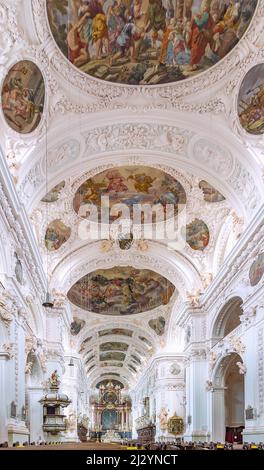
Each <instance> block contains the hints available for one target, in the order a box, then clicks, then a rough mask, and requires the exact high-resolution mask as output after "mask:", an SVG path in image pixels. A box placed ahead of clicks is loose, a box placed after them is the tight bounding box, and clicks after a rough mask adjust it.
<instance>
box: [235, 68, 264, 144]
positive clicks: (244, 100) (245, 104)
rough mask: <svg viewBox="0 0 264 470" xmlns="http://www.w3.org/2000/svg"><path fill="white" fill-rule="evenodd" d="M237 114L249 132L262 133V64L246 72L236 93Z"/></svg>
mask: <svg viewBox="0 0 264 470" xmlns="http://www.w3.org/2000/svg"><path fill="white" fill-rule="evenodd" d="M238 115H239V120H240V124H241V126H242V127H243V128H244V129H245V130H246V131H247V132H249V134H254V135H261V134H263V133H264V64H259V65H256V66H255V67H253V68H252V69H251V70H250V71H249V72H248V73H247V74H246V76H245V78H244V80H243V82H242V85H241V87H240V90H239V95H238Z"/></svg>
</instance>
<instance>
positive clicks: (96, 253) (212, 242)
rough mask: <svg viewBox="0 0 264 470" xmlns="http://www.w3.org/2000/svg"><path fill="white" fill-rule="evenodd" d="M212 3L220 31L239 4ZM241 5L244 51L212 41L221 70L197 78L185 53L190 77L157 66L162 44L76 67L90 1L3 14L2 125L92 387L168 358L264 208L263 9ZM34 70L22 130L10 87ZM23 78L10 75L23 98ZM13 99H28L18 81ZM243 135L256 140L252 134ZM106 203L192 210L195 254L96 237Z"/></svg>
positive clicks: (38, 4)
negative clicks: (257, 114) (174, 337)
mask: <svg viewBox="0 0 264 470" xmlns="http://www.w3.org/2000/svg"><path fill="white" fill-rule="evenodd" d="M104 3H107V2H101V4H104ZM108 3H109V2H108ZM110 3H111V2H110ZM110 3H109V5H110ZM119 3H121V4H122V3H123V4H125V3H126V2H119ZM128 3H129V2H128ZM143 3H144V5H145V4H146V5H147V3H148V2H143ZM178 3H179V4H181V3H182V4H184V3H188V2H178ZM189 3H190V4H191V3H192V4H193V7H190V6H189V7H188V5H187V7H186V5H185V7H186V9H185V10H181V9H179V10H177V15H182V16H184V14H185V15H187V16H186V18H187V19H188V15H191V13H195V11H196V10H197V9H198V7H199V6H200V3H201V2H200V1H196V2H189ZM203 3H206V2H203ZM207 3H208V5H210V8H211V10H210V11H211V13H210V14H211V16H212V18H213V20H214V22H215V24H216V25H218V26H219V27H218V29H219V28H220V19H221V14H222V13H223V12H222V13H221V11H220V10H221V8H222V7H223V6H224V4H228V5H226V8H228V7H229V2H221V1H220V2H219V1H214V0H213V1H212V2H207ZM242 3H243V5H244V6H245V9H246V10H245V11H244V16H243V15H240V16H239V24H237V31H238V33H237V35H236V40H235V41H233V43H232V47H231V44H230V45H229V48H227V49H226V50H225V51H223V50H222V52H221V50H220V49H217V47H219V48H220V46H221V42H220V43H219V44H220V45H219V44H218V46H217V38H215V41H216V43H215V49H214V56H213V55H211V56H210V57H209V56H208V57H207V58H206V61H204V62H203V65H202V66H200V67H194V65H195V64H193V65H192V67H190V63H189V62H190V60H191V59H190V57H188V54H187V55H186V56H185V57H182V60H185V61H186V62H184V63H183V64H182V65H181V68H179V67H174V66H172V65H173V64H169V63H165V65H164V64H157V63H156V62H158V60H159V59H158V57H159V54H158V52H157V51H160V49H158V47H159V48H161V49H162V47H163V46H162V44H159V46H157V45H156V44H155V41H154V39H153V37H151V35H150V36H148V37H147V38H145V39H147V40H146V41H145V43H144V48H145V49H144V50H143V49H142V50H141V52H140V53H138V55H137V57H134V58H133V61H130V59H131V58H129V57H123V56H122V54H119V53H118V54H119V55H114V53H112V52H111V51H112V49H111V47H112V46H111V41H110V45H108V46H107V47H109V48H108V55H109V56H110V58H109V57H100V54H101V53H102V52H104V48H106V40H105V41H103V40H102V41H101V46H100V47H99V49H98V50H95V49H93V46H92V45H91V44H90V43H89V44H90V46H91V47H90V46H89V48H88V49H89V50H88V49H87V48H86V50H85V51H83V52H82V53H83V56H81V55H79V56H78V57H77V56H76V57H75V56H74V54H73V51H74V50H76V48H75V49H74V47H73V46H74V44H73V43H72V41H74V38H73V37H72V35H71V29H70V24H71V25H72V24H74V22H76V21H77V19H78V18H79V19H78V21H80V22H81V23H80V25H81V26H80V27H83V26H82V21H84V15H85V14H88V11H86V10H87V8H88V6H87V2H86V3H85V2H81V1H77V0H76V1H72V2H63V1H61V2H49V1H48V2H47V4H48V7H49V15H47V14H46V1H45V0H32V1H30V2H29V1H26V0H21V1H20V0H14V2H13V5H12V7H9V8H7V7H4V6H3V7H2V3H1V2H0V5H1V8H2V17H3V18H5V19H6V24H8V30H7V37H6V45H5V49H4V50H3V57H4V59H5V65H4V70H3V67H2V69H0V70H1V76H2V77H3V80H2V83H4V84H5V87H6V88H5V95H3V96H2V102H4V103H5V104H6V103H7V106H6V109H5V111H4V112H5V115H3V114H2V115H1V116H0V119H1V123H2V124H3V126H1V130H0V136H1V137H3V138H2V140H1V146H2V150H3V152H4V154H5V155H6V156H7V158H8V162H9V167H10V171H11V173H12V174H13V177H14V181H15V183H16V187H17V191H18V195H19V197H20V200H21V202H22V203H23V204H24V207H25V209H26V211H27V212H28V214H29V216H30V220H31V222H32V226H33V228H34V233H35V236H36V239H37V241H38V245H39V250H40V253H41V256H42V259H43V266H44V267H45V269H47V272H48V277H49V283H50V288H51V290H52V291H53V294H54V295H57V294H58V293H59V294H60V295H62V296H63V297H64V299H67V297H68V299H69V302H68V303H67V308H68V309H70V310H71V313H72V318H73V320H72V324H71V333H70V344H71V348H72V347H74V348H75V350H76V351H77V353H78V354H80V356H81V357H82V358H83V361H84V364H85V368H86V371H87V376H88V378H89V381H90V383H91V384H93V386H95V385H96V384H97V383H98V382H99V381H100V380H104V378H107V379H108V378H111V379H116V380H120V381H121V382H122V383H123V384H124V386H128V384H130V385H131V384H133V383H135V381H136V380H137V378H138V376H139V373H140V372H142V371H143V370H144V368H145V367H146V366H147V364H148V361H149V360H150V358H151V357H153V356H154V355H155V354H156V353H159V352H161V351H163V350H164V347H166V346H165V345H166V338H167V333H168V328H169V324H170V320H171V317H172V315H173V314H174V312H175V309H176V307H177V304H178V303H179V302H181V301H183V302H184V301H186V300H188V299H190V298H192V296H193V295H198V294H197V293H201V292H204V291H205V290H206V288H207V287H208V286H209V285H210V283H211V282H212V280H213V279H214V277H215V276H216V275H217V272H218V271H219V269H220V268H221V266H222V264H223V262H224V260H225V258H226V256H227V254H228V252H229V251H230V250H231V249H232V247H233V246H234V244H235V243H236V242H237V240H238V239H239V236H240V235H241V233H242V232H243V231H244V230H245V229H246V227H247V225H248V223H249V221H250V219H251V218H252V217H253V215H254V214H255V212H256V211H257V209H258V206H259V204H260V202H261V199H262V198H263V181H262V175H261V172H262V167H263V162H262V159H263V155H262V153H261V139H262V136H261V127H260V126H259V123H258V125H255V126H254V125H252V123H251V124H249V121H248V112H249V111H248V107H250V106H251V103H247V101H245V99H247V98H245V93H247V91H246V86H248V85H245V84H244V85H243V86H242V88H241V91H240V94H241V97H242V98H241V99H242V101H243V102H244V103H246V104H244V105H243V109H241V108H239V110H238V103H237V97H238V95H239V90H240V86H241V83H242V81H243V79H244V78H245V76H246V74H247V72H249V71H250V69H251V68H252V67H253V66H256V64H258V63H259V62H260V61H261V60H262V59H261V53H259V52H256V50H257V49H256V50H255V49H254V45H256V44H257V43H258V38H259V34H260V28H261V26H260V23H261V22H260V21H259V19H260V17H261V15H262V11H263V1H262V0H260V1H259V2H258V6H256V3H257V2H255V1H251V2H242ZM22 4H23V8H21V6H22ZM58 5H59V6H58ZM146 5H145V6H146ZM110 6H111V5H110ZM73 7H75V8H73ZM220 7H221V8H220ZM69 8H70V9H71V10H70V11H68V10H69ZM179 8H180V7H179ZM188 8H189V10H190V11H189V10H188ZM192 8H193V9H194V10H193V11H192ZM255 8H256V12H255ZM56 9H57V10H56ZM195 9H196V10H195ZM184 11H185V13H184ZM22 12H23V14H22ZM108 13H109V15H110V16H111V15H112V16H111V18H112V20H111V21H120V22H121V24H122V21H124V16H122V15H121V12H120V11H117V10H116V11H109V12H108ZM246 13H247V14H246ZM89 14H90V15H91V12H90V13H89ZM171 14H172V16H173V14H174V13H173V12H172V13H171ZM175 14H176V13H175ZM254 14H255V16H254V19H253V20H252V17H253V15H254ZM66 17H68V19H69V21H68V22H65V18H66ZM88 17H89V15H88V16H87V18H88ZM120 18H121V19H120ZM177 18H178V19H179V17H177ZM141 19H142V21H143V17H142V18H141ZM251 20H252V21H251ZM87 24H88V23H87ZM171 25H172V23H171ZM176 26H177V25H176V24H175V25H174V26H173V28H174V27H175V28H176ZM153 27H154V26H153ZM164 28H165V26H164ZM168 28H169V26H168V24H167V29H168ZM173 28H172V30H173V31H174V29H173ZM176 33H177V34H182V33H183V32H182V31H179V30H177V31H175V34H176ZM218 33H221V31H220V30H219V31H218ZM109 37H110V36H109ZM218 39H219V38H218ZM115 40H116V41H117V43H118V39H117V38H115ZM65 41H66V42H67V43H68V47H66V46H67V44H66V42H65ZM120 41H121V39H120ZM120 41H119V42H120ZM160 42H161V43H162V41H160ZM249 44H252V46H250V45H249ZM142 47H143V44H142ZM88 53H89V54H90V55H91V56H92V57H91V59H92V60H90V59H89V60H88V55H87V54H88ZM85 54H86V56H85ZM140 54H141V55H140ZM144 54H145V55H146V54H147V56H146V57H147V59H146V57H145V55H144ZM93 55H94V56H93ZM97 55H98V56H97ZM84 56H85V57H84ZM105 56H106V54H105ZM23 59H27V60H28V61H32V62H34V63H35V64H36V65H37V67H38V70H35V72H34V73H35V75H34V77H35V81H34V82H32V83H31V84H30V86H28V88H34V86H35V85H34V84H35V83H36V82H37V81H38V84H39V85H38V86H39V91H38V94H37V95H36V97H37V103H35V108H34V113H35V114H34V116H33V115H30V113H29V114H27V115H26V118H27V126H25V125H24V124H23V123H24V120H25V116H24V114H23V112H24V113H25V112H26V111H25V110H23V109H22V110H21V111H20V116H19V117H17V116H16V119H15V122H13V123H12V122H11V120H12V119H13V115H12V113H11V111H10V109H8V99H9V98H8V97H9V95H8V93H9V92H10V89H9V88H8V87H10V76H9V78H7V79H6V73H7V72H8V71H10V70H12V69H11V68H12V67H13V66H14V64H15V63H17V62H19V61H21V60H23ZM143 59H144V60H143ZM98 60H99V61H101V62H100V64H99V65H100V66H98V63H97V62H98ZM146 60H147V61H148V62H147V63H148V67H145V68H144V67H143V68H142V63H145V62H144V61H146ZM164 60H165V59H164ZM166 60H167V58H166ZM168 60H169V59H168ZM82 61H84V62H82ZM188 61H189V62H188ZM126 63H127V68H126V67H124V66H123V65H124V64H126ZM174 65H175V64H174ZM178 65H179V64H178ZM169 66H170V67H169ZM19 67H20V65H19ZM19 67H17V66H16V68H15V69H14V70H13V72H12V73H11V78H13V82H12V83H13V84H14V83H15V82H14V77H15V78H17V75H14V74H18V73H20V72H21V70H22V69H21V68H19ZM23 67H24V70H31V68H30V67H31V66H30V65H28V64H25V63H24V65H23ZM27 67H28V69H27ZM179 70H181V74H180V75H179ZM39 73H40V74H42V76H43V79H44V84H43V93H41V75H39ZM12 74H13V75H12ZM4 79H5V80H6V81H5V82H4ZM247 80H248V78H247ZM262 82H263V84H264V79H263V80H262ZM243 83H244V82H243ZM247 83H248V82H247ZM251 85H252V82H251ZM14 86H15V87H17V88H18V89H19V86H20V84H19V82H17V83H15V85H14ZM256 86H259V84H257V85H256ZM250 96H251V95H250ZM4 100H5V101H4ZM240 105H241V102H240ZM27 112H28V110H27ZM245 122H246V125H247V126H251V127H250V129H249V128H247V130H245V128H244V127H242V125H241V124H243V125H244V123H245ZM253 124H254V123H253ZM19 126H20V127H19ZM252 126H253V127H252ZM20 128H21V129H24V132H22V131H21V129H20ZM19 129H20V130H19ZM19 132H20V133H19ZM102 195H108V196H109V198H110V207H111V205H112V204H114V203H126V204H127V205H128V207H129V208H130V209H131V207H132V204H134V203H139V202H143V203H160V204H161V205H162V204H163V205H165V204H166V203H172V204H174V205H175V206H176V205H177V204H179V203H180V204H181V205H182V206H183V208H184V209H186V227H187V233H186V234H187V238H186V243H185V244H184V246H179V245H175V244H173V243H171V241H170V240H168V237H161V238H158V239H154V240H153V239H152V238H151V236H148V234H144V236H139V237H138V238H137V237H134V238H133V239H132V240H129V239H127V240H126V239H125V240H120V239H119V238H118V237H117V236H114V235H112V236H111V237H110V239H108V240H107V239H106V237H100V236H99V235H98V234H97V235H95V236H91V234H90V235H89V236H88V237H87V236H83V232H82V227H83V226H82V220H84V219H85V216H87V207H86V206H87V203H90V202H93V203H94V205H95V206H96V207H97V209H100V204H101V201H100V198H101V196H102ZM176 215H177V214H176ZM174 216H175V214H174ZM115 217H116V215H115V216H113V219H114V218H115ZM111 221H113V220H111ZM98 222H99V226H100V227H101V222H102V221H101V219H100V218H99V220H98ZM157 222H158V220H154V221H152V223H151V224H150V225H151V226H152V227H153V225H155V223H157Z"/></svg>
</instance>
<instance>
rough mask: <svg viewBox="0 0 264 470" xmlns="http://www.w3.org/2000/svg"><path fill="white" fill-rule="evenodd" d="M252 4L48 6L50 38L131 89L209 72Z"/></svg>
mask: <svg viewBox="0 0 264 470" xmlns="http://www.w3.org/2000/svg"><path fill="white" fill-rule="evenodd" d="M256 5H257V0H240V1H239V2H238V1H233V0H171V1H168V0H137V1H135V0H119V1H114V0H89V1H88V0H71V1H70V2H68V1H66V0H64V1H56V2H55V1H53V0H47V9H48V18H49V24H50V28H51V32H52V34H53V37H54V39H55V41H56V43H57V45H58V47H59V48H60V49H61V51H62V52H63V54H64V55H65V56H66V57H67V59H68V60H69V61H70V62H71V63H72V64H73V65H75V66H76V67H78V68H79V69H80V70H82V71H83V72H85V73H87V74H89V75H92V76H93V77H96V78H99V79H102V80H106V81H109V82H115V83H124V84H129V85H156V84H161V83H169V82H176V81H179V80H184V79H185V78H188V77H192V76H193V75H196V74H197V73H199V72H203V71H204V70H207V69H208V68H210V67H211V66H212V65H214V64H215V63H216V62H218V61H219V60H221V59H222V58H223V57H225V55H226V54H227V53H228V52H229V51H231V49H233V47H234V46H235V45H236V44H237V43H238V41H239V40H240V38H241V37H242V36H243V34H244V32H245V31H246V29H247V27H248V25H249V23H250V21H251V18H252V16H253V14H254V11H255V8H256Z"/></svg>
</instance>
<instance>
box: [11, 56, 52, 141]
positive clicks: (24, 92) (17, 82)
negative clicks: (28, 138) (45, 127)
mask: <svg viewBox="0 0 264 470" xmlns="http://www.w3.org/2000/svg"><path fill="white" fill-rule="evenodd" d="M44 101H45V85H44V80H43V76H42V73H41V71H40V70H39V68H38V67H37V66H36V65H35V64H34V63H33V62H31V61H29V60H22V61H21V62H17V63H16V64H15V65H14V66H13V67H12V68H11V69H10V70H9V72H8V74H7V76H6V78H5V80H4V83H3V88H2V110H3V113H4V117H5V120H6V122H7V124H8V125H9V126H10V127H11V129H13V130H14V131H16V132H19V133H20V134H29V133H30V132H33V131H34V130H35V129H36V128H37V126H38V124H39V122H40V120H41V116H42V114H43V108H44Z"/></svg>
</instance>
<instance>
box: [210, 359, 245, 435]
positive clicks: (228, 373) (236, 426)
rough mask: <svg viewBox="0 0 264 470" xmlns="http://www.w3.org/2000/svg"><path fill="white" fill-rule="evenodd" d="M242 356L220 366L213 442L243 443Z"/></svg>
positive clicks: (215, 383) (214, 401) (216, 377)
mask: <svg viewBox="0 0 264 470" xmlns="http://www.w3.org/2000/svg"><path fill="white" fill-rule="evenodd" d="M242 363H243V361H242V359H241V357H240V356H239V355H238V354H236V353H232V354H229V355H228V356H225V357H224V358H223V359H222V360H221V361H220V363H219V364H218V366H217V369H216V372H215V375H214V380H213V394H212V439H213V441H216V442H231V443H242V433H243V429H244V426H245V417H244V409H245V403H244V402H245V400H244V395H245V391H244V390H245V389H244V374H243V372H242V369H241V368H239V365H240V364H242Z"/></svg>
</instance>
